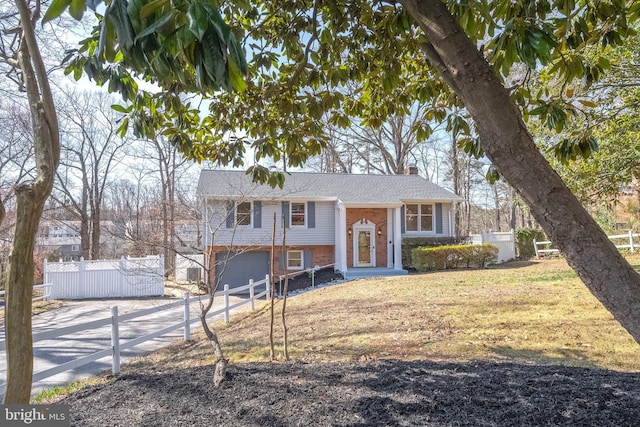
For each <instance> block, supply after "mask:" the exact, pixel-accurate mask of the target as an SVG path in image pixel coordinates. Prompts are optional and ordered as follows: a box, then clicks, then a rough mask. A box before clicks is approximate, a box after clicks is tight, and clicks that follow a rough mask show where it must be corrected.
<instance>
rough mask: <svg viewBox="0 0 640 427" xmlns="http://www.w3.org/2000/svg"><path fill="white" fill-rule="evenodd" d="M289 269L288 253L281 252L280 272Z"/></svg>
mask: <svg viewBox="0 0 640 427" xmlns="http://www.w3.org/2000/svg"><path fill="white" fill-rule="evenodd" d="M286 267H287V253H286V252H285V251H280V271H282V270H285V269H286Z"/></svg>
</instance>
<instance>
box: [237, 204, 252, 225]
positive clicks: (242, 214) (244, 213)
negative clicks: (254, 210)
mask: <svg viewBox="0 0 640 427" xmlns="http://www.w3.org/2000/svg"><path fill="white" fill-rule="evenodd" d="M236 224H237V225H251V202H240V203H237V204H236Z"/></svg>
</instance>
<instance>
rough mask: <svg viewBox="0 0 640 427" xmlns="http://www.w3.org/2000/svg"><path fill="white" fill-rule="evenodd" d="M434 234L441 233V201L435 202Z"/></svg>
mask: <svg viewBox="0 0 640 427" xmlns="http://www.w3.org/2000/svg"><path fill="white" fill-rule="evenodd" d="M436 234H442V203H436Z"/></svg>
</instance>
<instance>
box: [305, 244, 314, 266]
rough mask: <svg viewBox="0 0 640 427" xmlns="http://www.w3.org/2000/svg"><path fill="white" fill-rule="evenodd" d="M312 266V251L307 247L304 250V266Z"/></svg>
mask: <svg viewBox="0 0 640 427" xmlns="http://www.w3.org/2000/svg"><path fill="white" fill-rule="evenodd" d="M312 267H313V253H312V252H311V249H307V250H306V251H304V268H312Z"/></svg>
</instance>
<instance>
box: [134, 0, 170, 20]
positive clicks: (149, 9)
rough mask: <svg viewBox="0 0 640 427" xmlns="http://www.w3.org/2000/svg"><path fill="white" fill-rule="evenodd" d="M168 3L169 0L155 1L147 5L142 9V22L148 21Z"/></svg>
mask: <svg viewBox="0 0 640 427" xmlns="http://www.w3.org/2000/svg"><path fill="white" fill-rule="evenodd" d="M167 3H169V0H154V1H152V2H150V3H147V4H145V5H144V6H142V8H141V9H140V14H139V16H140V19H141V20H145V19H147V18H148V17H150V16H151V15H153V14H154V13H156V11H157V10H158V9H160V8H162V7H163V6H164V5H165V4H167Z"/></svg>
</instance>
